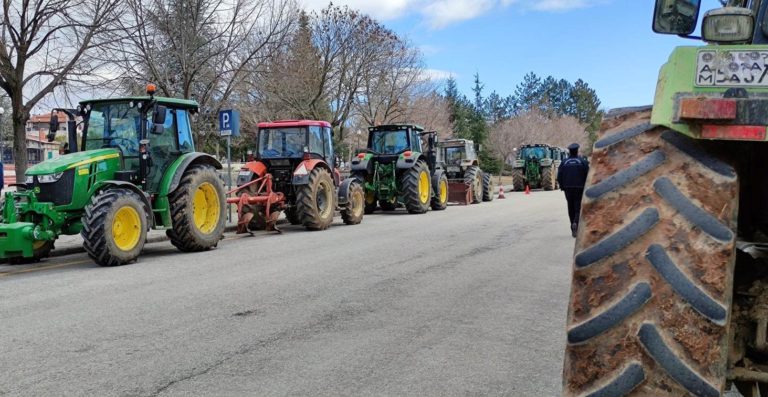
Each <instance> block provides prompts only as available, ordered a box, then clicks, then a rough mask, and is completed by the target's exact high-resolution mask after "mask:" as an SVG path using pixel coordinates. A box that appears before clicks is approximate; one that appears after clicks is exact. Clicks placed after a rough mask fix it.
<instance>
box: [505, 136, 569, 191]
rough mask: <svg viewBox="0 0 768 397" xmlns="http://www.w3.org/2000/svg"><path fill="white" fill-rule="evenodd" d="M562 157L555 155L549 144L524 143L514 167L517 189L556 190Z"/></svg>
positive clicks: (513, 175)
mask: <svg viewBox="0 0 768 397" xmlns="http://www.w3.org/2000/svg"><path fill="white" fill-rule="evenodd" d="M559 166H560V158H559V157H555V156H554V152H553V150H552V147H551V146H549V145H542V144H539V145H524V146H521V147H520V149H519V150H518V151H517V159H515V162H514V164H513V169H512V186H513V187H514V189H515V191H518V192H519V191H523V190H525V187H526V186H528V187H529V188H531V189H544V190H555V189H556V187H557V167H559Z"/></svg>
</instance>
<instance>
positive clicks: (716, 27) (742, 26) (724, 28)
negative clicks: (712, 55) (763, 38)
mask: <svg viewBox="0 0 768 397" xmlns="http://www.w3.org/2000/svg"><path fill="white" fill-rule="evenodd" d="M754 28H755V18H754V17H753V16H752V11H751V10H749V9H746V8H737V7H725V8H720V9H717V10H712V11H709V12H707V13H706V14H705V15H704V23H703V25H702V27H701V36H702V37H703V38H704V41H708V42H714V43H746V42H749V41H750V40H751V39H752V34H753V31H754Z"/></svg>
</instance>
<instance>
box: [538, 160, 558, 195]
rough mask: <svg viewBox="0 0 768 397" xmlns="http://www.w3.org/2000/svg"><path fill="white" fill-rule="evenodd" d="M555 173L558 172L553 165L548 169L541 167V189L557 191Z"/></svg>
mask: <svg viewBox="0 0 768 397" xmlns="http://www.w3.org/2000/svg"><path fill="white" fill-rule="evenodd" d="M555 172H557V171H556V170H555V167H553V166H551V165H550V166H548V167H541V187H542V188H543V189H544V190H555V185H556V184H557V175H556V174H555Z"/></svg>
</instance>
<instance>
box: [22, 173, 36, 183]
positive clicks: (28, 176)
mask: <svg viewBox="0 0 768 397" xmlns="http://www.w3.org/2000/svg"><path fill="white" fill-rule="evenodd" d="M24 183H26V184H27V185H31V184H33V183H35V177H34V176H32V175H27V178H26V179H25V180H24Z"/></svg>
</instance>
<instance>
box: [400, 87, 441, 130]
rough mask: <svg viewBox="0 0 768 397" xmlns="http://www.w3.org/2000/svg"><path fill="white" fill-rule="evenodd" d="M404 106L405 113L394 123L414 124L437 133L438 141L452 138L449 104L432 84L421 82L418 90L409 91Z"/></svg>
mask: <svg viewBox="0 0 768 397" xmlns="http://www.w3.org/2000/svg"><path fill="white" fill-rule="evenodd" d="M406 104H407V106H406V109H405V111H404V112H403V114H402V115H401V116H400V118H399V119H396V120H395V121H397V122H407V123H414V124H418V125H421V126H422V127H424V128H425V129H426V130H428V131H437V132H438V134H439V136H440V139H448V138H451V137H452V134H453V124H452V123H451V107H450V103H449V102H448V100H447V99H446V98H445V97H444V96H442V95H440V93H439V92H438V88H437V87H435V86H434V84H432V83H431V82H427V81H422V83H420V84H419V85H418V89H415V90H411V93H410V96H409V97H408V98H407V102H406Z"/></svg>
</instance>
